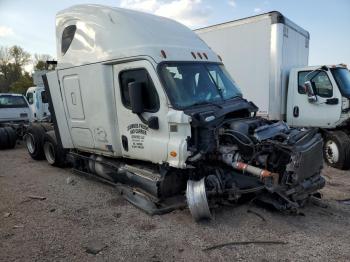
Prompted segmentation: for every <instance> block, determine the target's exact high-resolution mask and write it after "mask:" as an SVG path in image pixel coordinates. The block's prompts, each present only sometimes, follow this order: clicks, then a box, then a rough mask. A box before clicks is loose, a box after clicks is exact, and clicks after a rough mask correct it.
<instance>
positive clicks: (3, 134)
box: [0, 127, 9, 149]
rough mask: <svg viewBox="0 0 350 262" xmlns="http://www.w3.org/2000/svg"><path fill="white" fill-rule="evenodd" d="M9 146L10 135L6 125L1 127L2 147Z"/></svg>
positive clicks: (0, 138) (0, 140) (0, 145)
mask: <svg viewBox="0 0 350 262" xmlns="http://www.w3.org/2000/svg"><path fill="white" fill-rule="evenodd" d="M8 147H9V137H8V134H7V132H6V130H5V128H4V127H0V149H7V148H8Z"/></svg>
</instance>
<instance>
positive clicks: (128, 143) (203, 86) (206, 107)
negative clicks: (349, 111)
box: [27, 5, 325, 219]
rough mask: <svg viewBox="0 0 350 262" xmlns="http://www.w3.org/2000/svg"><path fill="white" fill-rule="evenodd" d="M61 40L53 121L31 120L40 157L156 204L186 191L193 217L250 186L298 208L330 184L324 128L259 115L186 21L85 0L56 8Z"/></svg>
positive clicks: (143, 204) (281, 205) (247, 192)
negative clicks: (324, 154)
mask: <svg viewBox="0 0 350 262" xmlns="http://www.w3.org/2000/svg"><path fill="white" fill-rule="evenodd" d="M56 42H57V57H58V64H57V67H56V69H55V71H52V72H49V73H47V74H46V75H45V76H43V80H44V85H45V88H46V91H47V95H48V100H49V105H50V112H51V118H52V121H53V130H45V126H39V125H38V124H37V123H33V124H32V125H31V126H30V127H29V128H28V132H27V137H29V138H30V139H31V140H32V143H29V144H28V145H29V146H28V145H27V147H28V152H29V153H30V155H31V156H32V157H33V159H41V158H43V156H45V158H46V160H47V161H48V163H49V164H51V165H53V166H61V167H62V166H65V165H67V164H69V165H71V166H72V167H73V170H74V171H75V172H78V173H80V174H84V175H95V176H96V177H98V178H100V179H102V180H104V181H108V183H111V184H113V185H115V186H116V189H117V190H118V192H119V193H120V194H122V195H123V196H124V197H125V198H126V199H127V200H128V201H130V202H131V203H133V204H134V205H136V206H138V207H139V208H141V209H143V210H145V211H146V212H148V213H151V214H160V213H164V212H168V211H170V210H173V209H174V208H178V207H183V206H184V205H185V204H186V203H187V205H188V207H189V209H190V211H191V214H192V215H193V216H194V218H195V219H200V218H208V217H210V216H211V213H210V208H211V207H213V206H217V205H219V204H222V203H227V202H229V203H235V202H237V201H238V200H239V199H241V196H243V195H244V196H247V197H255V198H256V199H259V200H260V201H263V202H264V203H268V204H270V205H272V206H273V207H275V208H277V209H279V210H289V211H296V210H297V209H298V208H299V207H301V206H303V205H304V203H305V201H306V200H307V199H308V198H309V197H310V196H312V195H313V194H315V193H316V192H317V190H318V189H320V188H322V187H323V186H324V184H325V180H324V179H323V177H322V176H321V175H320V172H321V169H322V165H323V161H322V139H321V136H320V134H319V133H317V130H315V129H308V130H300V129H291V128H289V127H288V126H287V125H286V124H285V123H283V122H277V123H274V122H271V121H269V120H267V119H263V118H260V117H256V116H255V114H256V112H257V107H256V106H255V105H254V104H253V103H252V102H248V101H247V100H245V99H243V98H242V94H241V93H240V91H239V89H238V87H237V86H236V84H235V83H234V82H233V81H232V79H231V78H230V76H229V74H228V73H227V72H226V70H225V67H224V65H223V64H222V63H221V61H220V60H219V59H218V57H217V55H216V54H215V53H214V52H213V51H212V50H211V49H210V48H209V47H208V46H207V45H206V44H205V43H204V42H203V41H202V40H201V39H200V38H199V37H198V36H197V35H196V34H195V33H193V32H192V31H191V30H190V29H188V28H187V27H185V26H183V25H181V24H179V23H177V22H175V21H173V20H170V19H166V18H162V17H158V16H153V15H150V14H146V13H141V12H136V11H131V10H125V9H119V8H110V7H105V6H99V5H78V6H73V7H71V8H68V9H66V10H63V11H61V12H59V13H58V14H57V17H56ZM185 198H186V200H187V201H185Z"/></svg>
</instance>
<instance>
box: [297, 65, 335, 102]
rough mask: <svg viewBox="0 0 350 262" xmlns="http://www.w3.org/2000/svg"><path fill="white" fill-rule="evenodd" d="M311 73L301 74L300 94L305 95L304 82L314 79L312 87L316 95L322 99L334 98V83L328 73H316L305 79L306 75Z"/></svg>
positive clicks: (299, 76)
mask: <svg viewBox="0 0 350 262" xmlns="http://www.w3.org/2000/svg"><path fill="white" fill-rule="evenodd" d="M309 72H310V71H304V72H299V75H298V92H299V93H300V94H305V89H304V82H305V81H308V80H309V79H311V78H312V81H311V83H312V86H313V88H314V90H315V92H316V95H318V96H320V97H325V98H327V97H332V96H333V87H332V83H331V81H330V80H329V77H328V75H327V73H326V72H323V71H316V72H314V73H312V74H311V75H309V76H308V77H307V78H308V79H305V77H306V75H307V74H308V73H309Z"/></svg>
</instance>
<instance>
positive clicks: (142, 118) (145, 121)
mask: <svg viewBox="0 0 350 262" xmlns="http://www.w3.org/2000/svg"><path fill="white" fill-rule="evenodd" d="M137 116H138V117H139V118H140V120H141V122H142V123H144V124H145V125H147V126H148V121H147V120H146V119H145V118H144V117H143V116H142V114H137Z"/></svg>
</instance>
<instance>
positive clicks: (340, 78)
mask: <svg viewBox="0 0 350 262" xmlns="http://www.w3.org/2000/svg"><path fill="white" fill-rule="evenodd" d="M331 72H332V74H333V76H334V78H335V81H336V82H337V84H338V86H339V89H340V92H341V94H342V95H343V96H345V97H347V98H350V72H349V71H348V69H346V68H339V67H338V68H331Z"/></svg>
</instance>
